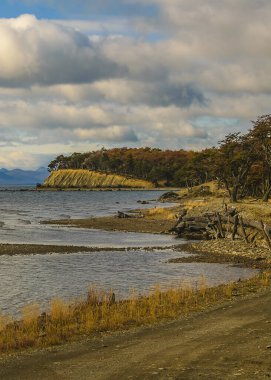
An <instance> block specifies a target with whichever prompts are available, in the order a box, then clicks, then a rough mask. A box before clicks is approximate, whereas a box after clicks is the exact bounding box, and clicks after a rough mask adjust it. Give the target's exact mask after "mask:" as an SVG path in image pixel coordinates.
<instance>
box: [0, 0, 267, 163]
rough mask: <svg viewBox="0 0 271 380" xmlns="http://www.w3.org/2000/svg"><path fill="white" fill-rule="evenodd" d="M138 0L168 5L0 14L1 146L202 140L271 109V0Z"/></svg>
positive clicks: (176, 144)
mask: <svg viewBox="0 0 271 380" xmlns="http://www.w3.org/2000/svg"><path fill="white" fill-rule="evenodd" d="M129 3H131V4H132V3H134V4H136V3H141V4H143V5H144V4H145V5H148V4H149V5H150V4H155V5H156V6H157V7H159V12H158V14H157V15H156V16H155V17H154V16H153V17H149V16H148V17H146V16H144V14H142V16H141V17H139V15H138V14H137V16H135V17H134V16H133V15H132V14H130V16H129V17H130V18H129V21H127V19H124V18H120V17H119V15H118V17H117V18H113V17H112V18H106V19H104V20H102V19H100V20H98V21H97V20H93V19H92V20H87V21H84V20H83V21H82V20H66V21H65V20H64V21H63V20H62V21H61V20H59V21H57V20H54V21H49V20H37V19H36V18H35V17H33V16H29V15H24V16H21V17H19V18H17V19H0V38H1V40H0V42H1V43H0V139H1V144H0V145H1V147H2V148H1V149H11V150H12V149H14V150H18V151H19V150H20V151H21V152H23V153H24V154H26V155H27V154H28V153H29V154H31V152H32V153H33V152H37V153H38V152H41V153H42V154H47V152H48V154H49V152H50V154H51V155H52V154H53V153H54V152H55V153H56V154H58V153H65V152H67V153H68V152H72V151H73V150H76V151H80V150H88V149H93V148H95V147H97V146H99V144H102V145H105V146H107V147H110V146H114V145H135V146H136V145H137V146H139V145H148V144H151V145H152V146H158V147H161V148H190V147H192V148H202V147H206V146H212V145H213V144H216V142H217V141H218V140H220V139H221V138H223V136H224V135H225V134H226V133H227V132H233V131H237V130H242V131H245V130H247V129H248V128H249V127H250V120H255V119H256V117H257V116H258V115H261V114H266V113H270V103H271V50H270V48H269V47H270V45H271V34H270V30H269V29H270V28H269V19H270V16H271V3H270V1H269V0H268V1H267V0H259V1H252V0H240V1H238V2H236V1H235V2H234V1H233V0H221V1H215V0H206V1H204V2H202V1H200V0H168V1H162V0H138V1H135V0H129ZM157 32H158V33H159V36H158V38H155V37H152V36H155V33H157ZM144 33H146V35H145V34H144ZM148 33H150V35H148ZM139 35H140V36H141V37H138V36H139ZM1 86H2V87H1ZM13 147H14V148H13ZM27 152H28V153H27ZM0 153H1V152H0ZM35 154H36V153H35ZM7 157H10V158H9V159H10V160H13V161H12V162H15V159H12V157H11V156H9V155H7ZM43 157H44V156H43ZM29 162H30V161H29ZM18 163H20V159H18Z"/></svg>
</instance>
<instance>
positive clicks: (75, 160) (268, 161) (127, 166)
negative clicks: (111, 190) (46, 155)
mask: <svg viewBox="0 0 271 380" xmlns="http://www.w3.org/2000/svg"><path fill="white" fill-rule="evenodd" d="M48 169H49V171H54V170H58V169H88V170H94V171H100V172H105V173H116V174H121V175H125V176H127V177H131V178H140V179H145V180H148V181H151V182H153V183H154V184H155V185H156V186H161V185H162V186H168V187H171V186H178V187H179V186H180V187H184V186H186V187H188V188H190V187H192V186H194V185H199V184H204V183H206V182H208V181H211V180H214V179H216V180H218V181H219V183H220V184H221V186H224V187H225V188H226V189H227V191H228V193H229V196H230V198H231V200H232V202H237V201H238V200H239V199H241V198H244V197H248V196H252V197H255V198H262V200H263V201H268V199H269V197H270V194H271V114H269V115H262V116H259V117H258V118H257V120H255V121H252V125H251V128H250V129H249V130H248V132H247V133H244V134H242V133H240V132H236V133H230V134H228V135H226V136H225V138H224V139H223V140H221V141H219V142H218V145H217V146H216V147H212V148H208V149H204V150H202V151H199V152H198V151H186V150H182V149H180V150H176V151H172V150H161V149H158V148H149V147H145V148H127V147H125V148H113V149H105V148H102V149H100V150H98V151H92V152H87V153H73V154H71V155H70V156H64V155H60V156H58V157H56V158H55V159H54V160H53V161H51V162H50V163H49V165H48Z"/></svg>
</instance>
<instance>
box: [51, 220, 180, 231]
mask: <svg viewBox="0 0 271 380" xmlns="http://www.w3.org/2000/svg"><path fill="white" fill-rule="evenodd" d="M45 223H46V224H57V225H62V226H71V227H78V228H93V229H99V230H105V231H125V232H143V233H153V234H160V233H168V231H169V230H170V229H171V228H172V227H173V226H174V224H175V223H176V222H175V221H174V220H165V219H151V218H139V217H131V218H117V217H114V216H105V217H99V218H89V219H62V220H52V221H47V222H45Z"/></svg>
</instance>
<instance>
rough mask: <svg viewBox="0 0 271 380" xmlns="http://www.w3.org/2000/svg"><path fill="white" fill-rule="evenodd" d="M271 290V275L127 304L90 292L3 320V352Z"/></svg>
mask: <svg viewBox="0 0 271 380" xmlns="http://www.w3.org/2000/svg"><path fill="white" fill-rule="evenodd" d="M269 286H270V272H266V273H264V274H261V275H258V276H256V277H254V278H253V279H250V280H245V281H241V282H236V283H230V284H227V285H221V286H218V287H215V288H209V287H208V286H207V283H206V281H205V279H204V278H202V279H201V281H199V283H198V286H197V288H196V289H195V288H192V287H191V286H189V285H186V286H184V285H181V284H180V286H178V287H174V288H173V287H172V288H170V289H168V290H166V291H162V290H161V288H160V286H156V287H155V289H154V290H153V291H152V292H150V293H149V294H148V295H146V296H144V297H143V296H139V295H137V293H136V292H135V291H133V292H131V295H130V298H129V299H128V300H122V301H115V299H114V295H113V293H112V292H109V293H105V292H103V291H99V290H97V289H96V288H91V289H90V290H89V292H88V295H87V297H86V299H85V300H78V301H76V302H72V303H67V302H64V301H63V300H60V299H54V300H53V301H52V302H51V306H50V310H49V312H48V314H45V313H43V314H40V311H39V307H38V306H37V305H32V306H27V307H26V308H24V310H23V313H22V315H23V316H22V320H21V321H19V322H14V321H12V319H10V318H5V317H1V318H0V351H2V352H3V351H10V350H15V349H22V348H26V347H44V346H49V345H54V344H59V343H62V342H65V341H70V340H74V339H76V337H78V336H82V335H90V334H92V333H94V332H98V331H108V330H110V331H112V330H118V329H127V328H129V327H131V326H139V325H146V324H152V323H156V322H158V321H161V320H165V319H169V318H177V317H179V316H181V315H187V314H188V313H190V312H193V311H197V310H201V309H204V308H206V307H207V306H208V305H214V304H216V303H220V302H223V301H226V300H228V299H231V298H232V297H233V296H236V295H244V294H247V293H250V292H251V291H257V289H259V288H261V289H262V288H265V287H269Z"/></svg>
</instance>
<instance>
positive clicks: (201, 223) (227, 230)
mask: <svg viewBox="0 0 271 380" xmlns="http://www.w3.org/2000/svg"><path fill="white" fill-rule="evenodd" d="M171 231H172V232H174V233H176V234H177V236H178V237H188V238H192V239H224V238H231V239H232V240H234V239H235V238H236V237H237V236H238V237H239V238H241V239H242V240H244V241H245V242H246V243H247V244H253V243H255V239H256V237H257V236H261V237H262V239H264V240H265V242H266V244H267V246H268V248H269V249H270V250H271V225H268V224H265V223H264V222H263V221H255V220H248V219H244V218H243V217H242V216H241V215H240V214H239V213H238V212H237V210H236V209H231V210H227V209H226V211H225V212H224V213H223V214H221V213H218V212H213V213H204V214H202V215H200V216H187V211H186V210H182V212H181V213H180V214H179V216H178V220H177V223H176V224H175V226H174V227H173V228H172V230H171Z"/></svg>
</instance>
